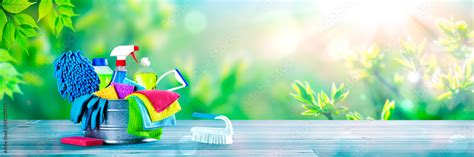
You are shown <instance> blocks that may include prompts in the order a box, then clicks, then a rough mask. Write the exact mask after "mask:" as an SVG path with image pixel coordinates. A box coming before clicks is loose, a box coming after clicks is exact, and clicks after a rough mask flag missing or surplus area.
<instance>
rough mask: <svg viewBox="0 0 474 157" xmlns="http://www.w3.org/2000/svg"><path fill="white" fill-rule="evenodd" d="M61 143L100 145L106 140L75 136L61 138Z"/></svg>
mask: <svg viewBox="0 0 474 157" xmlns="http://www.w3.org/2000/svg"><path fill="white" fill-rule="evenodd" d="M61 143H64V144H70V145H76V146H99V145H102V144H104V140H102V139H97V138H89V137H81V136H73V137H63V138H61Z"/></svg>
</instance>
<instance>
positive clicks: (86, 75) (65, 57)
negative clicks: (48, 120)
mask: <svg viewBox="0 0 474 157" xmlns="http://www.w3.org/2000/svg"><path fill="white" fill-rule="evenodd" d="M82 54H83V52H81V51H76V52H72V51H69V52H65V53H63V54H62V55H61V56H59V57H58V58H56V60H54V77H55V78H56V80H57V89H58V92H59V94H60V95H61V97H63V98H64V99H66V100H67V101H69V102H73V101H74V100H75V99H76V98H78V97H80V96H83V95H86V94H90V93H93V92H96V91H98V90H99V83H100V80H99V76H98V75H97V73H96V72H95V71H94V67H93V66H92V63H91V62H90V61H89V60H88V59H87V58H86V57H84V56H82Z"/></svg>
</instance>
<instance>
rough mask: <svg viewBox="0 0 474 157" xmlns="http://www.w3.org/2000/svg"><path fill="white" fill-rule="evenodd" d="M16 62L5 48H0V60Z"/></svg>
mask: <svg viewBox="0 0 474 157" xmlns="http://www.w3.org/2000/svg"><path fill="white" fill-rule="evenodd" d="M10 61H11V62H16V60H15V58H13V57H12V56H11V55H10V54H9V53H8V51H7V50H4V49H0V62H10Z"/></svg>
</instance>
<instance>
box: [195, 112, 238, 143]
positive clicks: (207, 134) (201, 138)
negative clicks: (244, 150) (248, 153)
mask: <svg viewBox="0 0 474 157" xmlns="http://www.w3.org/2000/svg"><path fill="white" fill-rule="evenodd" d="M192 116H193V117H196V118H204V119H220V120H223V121H224V122H225V128H211V127H192V128H191V132H192V141H195V142H200V143H208V144H232V143H233V140H232V135H233V134H234V131H233V128H232V122H231V121H230V120H229V118H227V117H226V116H224V115H215V114H205V113H193V114H192Z"/></svg>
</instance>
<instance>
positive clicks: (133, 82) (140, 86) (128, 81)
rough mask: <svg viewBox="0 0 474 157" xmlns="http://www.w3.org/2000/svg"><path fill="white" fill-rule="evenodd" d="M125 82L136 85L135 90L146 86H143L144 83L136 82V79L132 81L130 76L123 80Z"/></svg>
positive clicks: (143, 88)
mask: <svg viewBox="0 0 474 157" xmlns="http://www.w3.org/2000/svg"><path fill="white" fill-rule="evenodd" d="M123 84H128V85H131V86H135V91H137V90H145V87H143V86H142V85H140V84H138V83H136V82H135V81H132V80H130V79H128V78H125V79H124V80H123Z"/></svg>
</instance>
